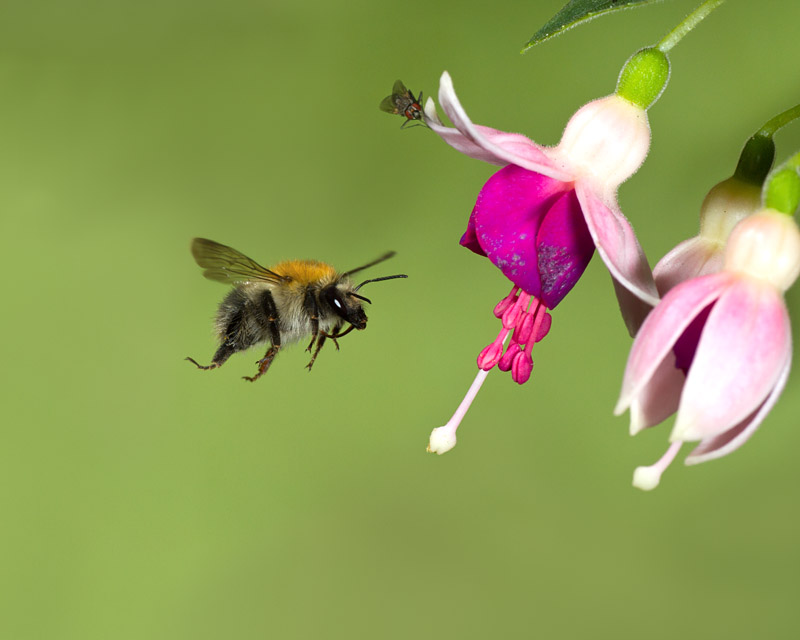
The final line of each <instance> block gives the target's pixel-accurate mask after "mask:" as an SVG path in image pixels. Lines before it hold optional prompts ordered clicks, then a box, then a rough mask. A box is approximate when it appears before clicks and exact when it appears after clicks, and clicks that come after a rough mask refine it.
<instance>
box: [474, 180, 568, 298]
mask: <svg viewBox="0 0 800 640" xmlns="http://www.w3.org/2000/svg"><path fill="white" fill-rule="evenodd" d="M567 193H569V192H567ZM563 197H565V185H564V183H562V182H560V181H558V180H553V179H552V178H548V177H547V176H543V175H541V174H539V173H534V172H532V171H528V170H526V169H523V168H521V167H517V166H515V165H508V166H507V167H505V168H503V169H500V171H498V172H497V173H495V174H494V175H493V176H492V177H491V178H489V180H488V181H487V182H486V184H485V185H484V187H483V189H481V192H480V194H479V195H478V201H477V202H476V203H475V208H474V209H473V212H472V217H471V220H470V223H471V224H472V225H473V232H474V234H475V238H476V239H477V241H478V243H479V244H480V247H481V249H482V250H483V252H484V253H485V255H486V256H488V257H489V259H490V260H491V261H492V262H493V263H494V264H495V265H496V266H497V267H498V268H499V269H500V270H501V271H502V272H503V273H504V274H505V276H506V277H507V278H508V279H509V280H511V281H512V282H513V283H514V284H515V285H517V286H519V287H521V288H522V289H523V290H524V291H526V292H527V293H529V294H531V295H534V296H536V297H537V298H539V297H540V296H541V293H542V287H541V284H542V283H541V281H540V278H539V259H538V247H537V242H538V236H539V230H540V227H541V226H542V222H543V220H544V218H545V215H547V214H548V212H549V211H550V209H551V208H552V207H553V206H554V205H555V203H556V202H557V201H558V200H559V199H560V198H563ZM471 233H472V232H471V231H470V229H469V227H468V229H467V233H466V234H465V238H466V239H467V240H469V239H470V235H471ZM467 246H469V245H467ZM553 284H554V285H557V284H558V283H557V282H556V281H555V280H554V281H553ZM551 288H552V287H551ZM545 304H547V303H546V302H545Z"/></svg>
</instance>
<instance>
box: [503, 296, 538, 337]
mask: <svg viewBox="0 0 800 640" xmlns="http://www.w3.org/2000/svg"><path fill="white" fill-rule="evenodd" d="M530 299H531V296H530V295H529V294H527V293H525V292H524V291H523V292H522V293H520V294H519V296H517V302H516V304H514V306H513V307H509V308H508V309H506V311H505V313H503V328H504V329H513V328H514V327H515V326H516V325H517V321H518V320H519V316H520V314H521V313H523V312H524V311H525V310H526V308H527V307H528V303H529V302H530Z"/></svg>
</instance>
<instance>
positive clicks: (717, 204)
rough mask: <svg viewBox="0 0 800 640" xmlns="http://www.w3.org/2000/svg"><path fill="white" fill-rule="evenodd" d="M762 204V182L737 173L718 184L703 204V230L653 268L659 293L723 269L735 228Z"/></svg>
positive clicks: (662, 293) (701, 222)
mask: <svg viewBox="0 0 800 640" xmlns="http://www.w3.org/2000/svg"><path fill="white" fill-rule="evenodd" d="M760 204H761V184H755V183H752V182H746V181H744V180H740V179H738V178H736V177H735V176H734V177H732V178H728V179H727V180H723V181H722V182H720V183H719V184H717V185H715V186H714V188H713V189H711V191H709V192H708V195H707V196H706V198H705V200H704V201H703V206H702V207H701V208H700V233H699V234H698V235H697V236H695V237H694V238H690V239H689V240H685V241H683V242H681V243H680V244H679V245H678V246H677V247H675V248H674V249H673V250H672V251H670V252H669V253H668V254H667V255H665V256H664V257H663V258H661V260H659V261H658V264H657V265H656V266H655V269H653V276H654V277H655V281H656V287H657V288H658V293H659V294H660V295H662V296H663V295H665V294H666V293H667V291H669V290H670V289H672V287H674V286H675V285H677V284H680V283H681V282H683V281H684V280H689V279H690V278H696V277H698V276H703V275H707V274H709V273H717V272H719V271H720V270H721V269H722V264H723V256H724V254H725V243H726V242H727V241H728V236H729V235H730V234H731V231H732V230H733V228H734V227H735V226H736V225H737V223H738V222H739V221H740V220H743V219H744V218H746V217H747V216H749V215H750V214H751V213H754V212H755V211H757V210H758V209H759V207H760Z"/></svg>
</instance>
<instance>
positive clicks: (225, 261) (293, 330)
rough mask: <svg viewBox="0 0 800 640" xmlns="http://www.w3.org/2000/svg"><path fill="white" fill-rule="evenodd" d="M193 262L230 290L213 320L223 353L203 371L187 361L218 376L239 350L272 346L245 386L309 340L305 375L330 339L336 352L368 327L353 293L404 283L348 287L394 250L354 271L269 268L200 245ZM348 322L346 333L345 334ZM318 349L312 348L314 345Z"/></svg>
mask: <svg viewBox="0 0 800 640" xmlns="http://www.w3.org/2000/svg"><path fill="white" fill-rule="evenodd" d="M191 250H192V255H193V256H194V259H195V261H196V262H197V264H198V265H200V266H201V267H202V268H203V269H205V271H203V275H204V276H205V277H206V278H208V279H209V280H216V281H217V282H223V283H225V284H232V285H233V287H234V288H233V290H232V291H230V292H229V293H228V295H227V296H225V299H224V300H223V301H222V303H221V304H220V305H219V309H218V311H217V316H216V320H215V327H216V331H217V336H218V337H219V340H220V346H219V348H218V349H217V351H216V353H215V354H214V357H213V358H212V359H211V364H210V365H208V366H203V365H201V364H198V362H197V361H196V360H194V359H192V358H186V359H187V360H188V361H189V362H191V363H193V364H194V365H195V366H196V367H197V368H198V369H216V368H217V367H221V366H222V365H223V364H224V363H225V361H226V360H227V359H228V358H230V357H231V355H233V354H234V353H236V352H237V351H244V350H245V349H249V348H250V347H252V346H254V345H257V344H261V343H265V342H269V343H270V347H269V349H267V353H266V354H265V355H264V357H263V358H261V360H258V361H257V362H256V364H257V365H258V371H257V372H256V374H255V375H254V376H252V377H248V376H245V380H249V381H250V382H253V381H255V380H258V378H260V377H261V376H263V375H264V374H265V373H266V372H267V369H269V366H270V365H271V364H272V361H273V360H274V359H275V356H276V355H277V354H278V351H280V349H281V347H283V346H285V345H287V344H290V343H293V342H298V341H299V340H302V339H303V338H304V337H306V336H308V335H311V343H310V344H309V345H308V347H307V348H306V351H309V352H310V351H311V350H312V349H314V353H313V355H312V356H311V361H310V362H309V363H308V365H307V368H308V369H309V370H310V369H311V367H312V366H313V365H314V361H315V360H316V359H317V355H319V352H320V349H322V346H323V345H324V344H325V341H326V339H328V338H330V339H331V341H332V342H333V343H334V345H336V349H337V351H338V349H339V343H338V339H339V338H341V337H343V336H346V335H347V334H348V333H350V332H351V331H352V330H353V329H358V330H359V331H360V330H362V329H365V328H366V326H367V315H366V314H365V313H364V308H363V307H362V306H361V303H362V302H369V303H370V304H371V301H370V300H369V299H368V298H365V297H364V296H362V295H360V294H359V293H358V290H359V289H361V287H363V286H364V285H365V284H367V283H369V282H380V281H382V280H392V279H394V278H407V277H408V276H406V275H404V274H399V275H394V276H384V277H382V278H372V279H370V280H364V282H362V283H361V284H359V285H357V286H353V283H352V282H351V281H350V276H351V275H353V274H354V273H357V272H359V271H361V270H363V269H366V268H368V267H371V266H373V265H376V264H378V263H380V262H383V261H384V260H388V259H389V258H391V257H392V256H393V255H394V252H393V251H390V252H389V253H386V254H384V255H382V256H381V257H380V258H378V259H377V260H373V261H372V262H369V263H367V264H365V265H363V266H361V267H358V268H357V269H351V270H350V271H345V272H344V273H338V272H337V271H336V270H335V269H334V268H333V267H332V266H331V265H329V264H326V263H324V262H318V261H317V260H287V261H284V262H279V263H278V264H276V265H275V266H273V267H271V268H269V269H266V268H264V267H262V266H261V265H260V264H258V263H257V262H255V261H254V260H251V259H250V258H248V257H247V256H246V255H244V254H242V253H239V252H238V251H236V249H232V248H231V247H226V246H225V245H224V244H219V243H217V242H214V241H212V240H206V239H205V238H195V239H194V240H192V245H191ZM345 323H347V324H349V325H350V326H349V327H347V328H346V329H345V330H344V331H342V328H343V327H344V325H345ZM315 345H316V348H314V346H315Z"/></svg>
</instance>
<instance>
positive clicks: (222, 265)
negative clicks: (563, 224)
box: [191, 238, 288, 284]
mask: <svg viewBox="0 0 800 640" xmlns="http://www.w3.org/2000/svg"><path fill="white" fill-rule="evenodd" d="M191 248H192V255H193V256H194V259H195V262H197V264H199V265H200V266H201V267H202V268H203V269H205V271H203V275H204V276H205V277H206V278H208V279H209V280H216V281H217V282H223V283H225V284H236V283H239V282H249V281H252V280H258V281H260V282H272V283H278V282H285V281H286V280H287V279H288V278H286V277H285V276H281V275H278V274H277V273H275V272H274V271H270V270H269V269H265V268H264V267H262V266H261V265H260V264H258V263H257V262H256V261H255V260H251V259H250V258H248V257H247V256H246V255H244V254H243V253H240V252H238V251H237V250H236V249H233V248H231V247H226V246H225V245H224V244H219V243H218V242H214V241H213V240H206V239H205V238H195V239H194V240H192V247H191Z"/></svg>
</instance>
